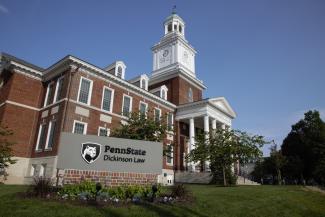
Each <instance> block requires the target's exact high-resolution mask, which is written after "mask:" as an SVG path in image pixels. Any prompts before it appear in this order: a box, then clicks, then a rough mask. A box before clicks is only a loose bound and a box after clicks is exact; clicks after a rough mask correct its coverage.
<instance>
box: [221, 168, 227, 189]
mask: <svg viewBox="0 0 325 217" xmlns="http://www.w3.org/2000/svg"><path fill="white" fill-rule="evenodd" d="M222 174H223V185H224V186H227V180H226V169H225V167H224V166H223V167H222Z"/></svg>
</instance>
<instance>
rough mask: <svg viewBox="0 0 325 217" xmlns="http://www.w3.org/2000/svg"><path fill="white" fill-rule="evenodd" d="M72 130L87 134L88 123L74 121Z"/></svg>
mask: <svg viewBox="0 0 325 217" xmlns="http://www.w3.org/2000/svg"><path fill="white" fill-rule="evenodd" d="M72 132H73V133H76V134H86V133H87V123H84V122H80V121H74V123H73V129H72Z"/></svg>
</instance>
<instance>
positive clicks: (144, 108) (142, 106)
mask: <svg viewBox="0 0 325 217" xmlns="http://www.w3.org/2000/svg"><path fill="white" fill-rule="evenodd" d="M147 108H148V104H147V103H144V102H140V108H139V111H140V115H144V116H145V117H147Z"/></svg>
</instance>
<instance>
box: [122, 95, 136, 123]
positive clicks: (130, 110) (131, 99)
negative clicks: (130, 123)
mask: <svg viewBox="0 0 325 217" xmlns="http://www.w3.org/2000/svg"><path fill="white" fill-rule="evenodd" d="M124 97H129V98H130V107H129V113H131V112H132V101H133V97H132V96H129V95H126V94H123V103H122V116H124V117H127V116H125V115H124V114H123V108H124Z"/></svg>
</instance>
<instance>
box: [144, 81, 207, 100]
mask: <svg viewBox="0 0 325 217" xmlns="http://www.w3.org/2000/svg"><path fill="white" fill-rule="evenodd" d="M162 85H166V87H167V88H168V93H167V100H168V101H170V102H172V103H174V104H175V105H180V104H184V103H188V97H187V94H188V90H189V88H192V91H193V101H199V100H201V99H202V91H201V90H200V89H198V88H196V87H195V86H193V85H191V84H190V83H189V82H187V81H186V80H184V79H182V78H180V77H174V78H171V79H168V80H165V81H163V82H160V83H157V84H154V85H151V86H150V87H149V90H152V89H155V88H157V87H160V86H162Z"/></svg>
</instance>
